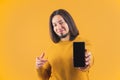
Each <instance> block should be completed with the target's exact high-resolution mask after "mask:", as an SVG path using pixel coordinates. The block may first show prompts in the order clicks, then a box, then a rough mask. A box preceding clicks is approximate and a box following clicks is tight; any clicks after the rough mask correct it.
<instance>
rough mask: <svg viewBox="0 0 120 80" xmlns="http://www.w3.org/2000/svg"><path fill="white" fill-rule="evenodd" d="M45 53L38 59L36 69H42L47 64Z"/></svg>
mask: <svg viewBox="0 0 120 80" xmlns="http://www.w3.org/2000/svg"><path fill="white" fill-rule="evenodd" d="M44 56H45V53H42V54H41V55H40V56H39V57H37V58H36V68H37V69H38V68H40V67H42V66H43V65H44V64H45V63H46V62H47V59H44Z"/></svg>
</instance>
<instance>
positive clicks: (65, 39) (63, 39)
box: [61, 35, 70, 41]
mask: <svg viewBox="0 0 120 80" xmlns="http://www.w3.org/2000/svg"><path fill="white" fill-rule="evenodd" d="M69 40H70V35H67V36H66V37H65V38H61V41H69Z"/></svg>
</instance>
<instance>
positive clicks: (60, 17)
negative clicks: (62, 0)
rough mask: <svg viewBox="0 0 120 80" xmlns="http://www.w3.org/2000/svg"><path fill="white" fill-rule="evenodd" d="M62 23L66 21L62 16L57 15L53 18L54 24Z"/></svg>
mask: <svg viewBox="0 0 120 80" xmlns="http://www.w3.org/2000/svg"><path fill="white" fill-rule="evenodd" d="M60 21H64V19H63V17H62V16H61V15H55V16H54V17H53V18H52V23H57V22H60Z"/></svg>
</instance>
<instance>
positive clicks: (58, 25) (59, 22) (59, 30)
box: [52, 15, 69, 38]
mask: <svg viewBox="0 0 120 80" xmlns="http://www.w3.org/2000/svg"><path fill="white" fill-rule="evenodd" d="M52 24H53V30H54V32H55V33H56V34H57V35H58V36H59V37H60V38H65V37H67V36H68V35H69V27H68V24H67V23H66V22H65V20H64V19H63V17H62V16H60V15H55V16H54V17H53V19H52Z"/></svg>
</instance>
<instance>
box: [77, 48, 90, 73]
mask: <svg viewBox="0 0 120 80" xmlns="http://www.w3.org/2000/svg"><path fill="white" fill-rule="evenodd" d="M91 56H92V54H91V52H87V50H86V51H85V67H79V69H80V70H82V71H84V70H86V69H88V68H89V66H90V64H91Z"/></svg>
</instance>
